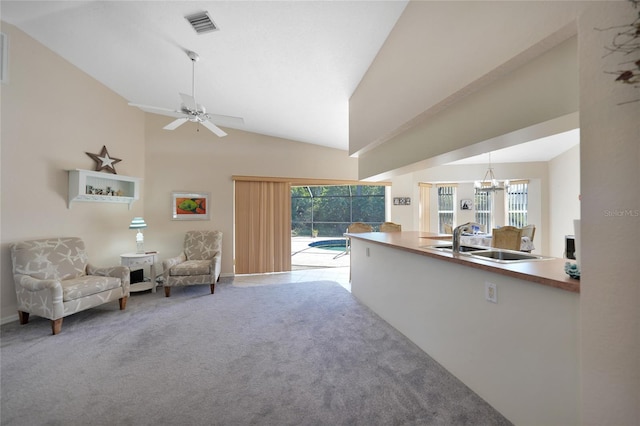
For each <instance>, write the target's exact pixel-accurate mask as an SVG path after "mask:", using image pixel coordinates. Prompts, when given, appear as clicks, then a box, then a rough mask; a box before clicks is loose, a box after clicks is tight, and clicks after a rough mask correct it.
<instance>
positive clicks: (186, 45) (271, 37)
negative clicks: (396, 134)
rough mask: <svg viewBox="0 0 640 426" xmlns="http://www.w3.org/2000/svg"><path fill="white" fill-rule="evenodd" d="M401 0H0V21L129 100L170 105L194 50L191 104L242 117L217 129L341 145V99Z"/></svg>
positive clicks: (344, 139)
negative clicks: (204, 24)
mask: <svg viewBox="0 0 640 426" xmlns="http://www.w3.org/2000/svg"><path fill="white" fill-rule="evenodd" d="M406 3H407V2H406V1H405V0H401V1H395V0H394V1H4V0H3V1H2V3H1V8H0V17H1V18H2V20H3V21H5V22H8V23H10V24H12V25H15V26H16V27H18V28H19V29H21V30H22V31H24V32H25V33H27V34H28V35H30V36H31V37H33V38H35V39H36V40H38V41H39V42H40V43H42V44H44V45H45V46H47V47H48V48H49V49H51V50H52V51H54V52H55V53H57V54H58V55H60V56H61V57H63V58H64V59H66V60H67V61H69V62H70V63H72V64H73V65H75V66H76V67H78V68H79V69H81V70H83V71H84V72H86V73H87V74H89V75H90V76H92V77H93V78H95V79H96V80H98V81H99V82H101V83H102V84H104V85H105V86H107V87H108V88H110V89H111V90H113V91H114V92H116V93H117V94H119V95H120V96H122V97H123V98H124V100H125V101H126V102H133V103H137V104H145V105H152V106H158V107H162V108H169V109H174V108H176V109H177V108H178V107H179V106H180V98H179V95H178V93H179V92H182V93H186V94H191V93H192V62H191V60H190V59H189V58H188V56H187V54H186V51H194V52H196V53H197V54H198V55H199V56H200V60H199V61H198V62H197V63H196V64H195V85H194V86H195V94H196V99H197V102H198V103H200V104H202V105H204V106H206V108H207V112H210V113H215V114H223V115H230V116H236V117H242V118H243V119H244V124H240V125H237V124H231V125H229V126H227V127H236V128H239V129H241V130H246V131H249V132H255V133H261V134H265V135H271V136H276V137H281V138H286V139H292V140H296V141H301V142H307V143H312V144H318V145H324V146H328V147H333V148H339V149H343V150H347V149H348V138H349V113H348V108H349V97H350V96H351V94H352V93H353V91H354V90H355V89H356V87H357V85H358V83H359V82H360V80H361V79H362V76H363V75H364V73H365V72H366V71H367V68H368V67H369V65H370V64H371V62H372V61H373V59H374V57H375V55H376V53H377V52H378V50H379V49H380V47H381V46H382V44H383V43H384V41H385V39H386V38H387V36H388V34H389V32H390V31H391V29H392V28H393V26H394V25H395V23H396V21H397V19H398V17H399V16H400V15H401V13H402V11H403V10H404V8H405V6H406ZM197 12H208V14H209V16H210V17H211V19H212V20H213V22H214V23H215V24H216V26H217V27H218V30H217V31H213V32H207V33H203V34H197V33H196V31H195V30H194V28H193V27H192V26H191V24H190V23H189V22H188V21H187V20H186V19H185V17H186V16H189V15H192V14H194V13H197ZM123 102H124V101H123ZM172 120H173V119H172V118H170V117H167V120H166V121H167V123H169V122H171V121H172ZM221 124H222V123H221ZM212 137H215V136H212Z"/></svg>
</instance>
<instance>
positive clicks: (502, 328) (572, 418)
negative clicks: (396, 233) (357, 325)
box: [351, 239, 579, 426]
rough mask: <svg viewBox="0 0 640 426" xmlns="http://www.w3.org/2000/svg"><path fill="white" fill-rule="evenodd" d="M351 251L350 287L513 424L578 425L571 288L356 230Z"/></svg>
mask: <svg viewBox="0 0 640 426" xmlns="http://www.w3.org/2000/svg"><path fill="white" fill-rule="evenodd" d="M351 258H352V272H351V276H352V279H351V288H352V292H353V294H354V295H355V296H356V297H357V298H358V299H359V300H361V301H362V302H364V303H365V304H366V305H367V306H369V307H370V308H372V309H373V310H374V312H376V314H378V315H380V316H381V317H382V318H383V319H384V320H385V321H387V322H389V323H390V324H391V325H392V326H394V327H395V328H397V329H398V330H400V332H402V333H403V334H404V335H405V336H407V337H408V338H410V339H411V340H412V341H413V342H414V343H416V344H417V345H418V346H419V347H420V348H422V349H423V350H424V351H425V352H427V353H428V354H429V355H431V356H432V357H433V358H434V359H435V360H436V361H437V362H439V363H440V364H442V365H443V366H444V367H445V368H446V369H447V370H449V371H450V372H451V373H453V374H454V375H455V376H456V377H458V378H459V379H460V380H462V381H463V382H464V383H465V384H466V385H467V386H469V387H470V388H471V389H472V390H473V391H475V392H476V393H478V394H479V395H480V397H482V398H483V399H485V400H486V401H487V402H488V403H489V404H491V405H492V406H493V407H494V408H496V409H497V410H498V411H500V412H501V413H502V414H503V415H504V416H505V417H507V418H508V419H509V420H511V421H512V422H513V423H514V424H516V425H531V426H539V425H545V426H553V425H556V426H566V425H575V424H578V421H579V420H578V419H579V414H578V413H579V403H578V393H577V392H576V389H577V388H578V363H577V362H576V358H577V354H578V307H579V295H578V294H577V293H572V292H568V291H564V290H559V289H556V288H552V287H548V286H544V285H540V284H537V283H533V282H528V281H522V280H518V279H514V278H510V277H507V276H505V275H500V274H496V273H493V272H488V271H485V270H480V269H475V268H470V267H466V266H462V265H458V264H454V263H450V262H446V261H443V260H437V259H432V258H429V257H426V256H421V255H419V254H415V253H408V252H405V251H401V250H398V249H394V248H389V247H385V246H382V245H379V244H372V243H369V242H367V241H363V240H359V239H354V240H353V241H352V248H351ZM388 265H393V268H389V267H388ZM485 282H490V283H493V284H496V286H497V295H498V303H497V304H494V303H489V302H487V301H486V300H485V296H484V292H485Z"/></svg>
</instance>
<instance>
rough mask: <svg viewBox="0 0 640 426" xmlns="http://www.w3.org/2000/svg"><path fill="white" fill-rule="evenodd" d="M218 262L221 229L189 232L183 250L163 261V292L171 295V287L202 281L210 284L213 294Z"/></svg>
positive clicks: (217, 273)
mask: <svg viewBox="0 0 640 426" xmlns="http://www.w3.org/2000/svg"><path fill="white" fill-rule="evenodd" d="M221 264H222V232H221V231H188V232H187V233H186V235H185V237H184V251H183V252H182V253H181V254H180V255H179V256H176V257H172V258H170V259H166V260H164V261H163V262H162V268H163V273H162V274H163V276H164V295H165V296H166V297H169V296H171V287H177V286H186V285H202V284H209V285H210V286H211V294H213V292H214V289H215V284H216V282H217V281H218V280H219V279H220V268H221Z"/></svg>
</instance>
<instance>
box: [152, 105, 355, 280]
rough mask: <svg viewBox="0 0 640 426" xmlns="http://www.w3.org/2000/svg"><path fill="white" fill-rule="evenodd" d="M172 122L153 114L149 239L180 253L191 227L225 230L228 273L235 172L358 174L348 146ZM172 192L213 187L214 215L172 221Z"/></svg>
mask: <svg viewBox="0 0 640 426" xmlns="http://www.w3.org/2000/svg"><path fill="white" fill-rule="evenodd" d="M170 121H171V118H169V117H162V116H158V115H153V114H149V115H148V116H147V154H146V164H147V174H146V176H145V193H146V194H147V196H146V197H145V200H144V208H145V220H146V221H147V224H148V225H149V228H148V229H147V231H146V233H145V235H146V239H145V241H146V242H147V244H148V246H149V247H151V248H153V249H154V250H158V251H160V253H161V256H160V257H161V258H166V257H170V256H175V255H177V254H179V249H180V247H181V246H182V240H183V238H184V232H185V231H187V230H190V229H218V230H220V231H222V232H223V233H224V240H223V253H222V274H223V275H229V274H232V273H233V253H234V249H233V202H234V194H233V181H232V179H231V177H232V176H233V175H248V176H280V177H308V178H319V179H320V178H325V179H328V178H333V179H351V180H355V179H356V175H357V164H356V160H355V159H353V158H350V157H349V156H348V155H347V153H346V151H341V150H337V149H331V148H324V147H320V146H316V145H310V144H305V143H300V142H293V141H289V140H284V139H278V138H273V137H270V136H264V135H258V134H255V133H247V132H242V131H238V130H234V129H226V130H227V132H228V135H227V136H225V137H224V138H218V137H217V136H215V135H214V134H212V133H211V132H209V131H208V130H206V129H205V128H203V127H200V131H199V132H198V131H197V128H198V127H197V125H195V124H192V123H188V124H185V125H183V126H181V127H179V128H178V129H176V130H174V131H166V130H162V127H163V126H164V125H165V124H166V123H168V122H170ZM172 191H198V192H199V191H203V192H209V193H210V194H211V220H209V221H172V220H171V202H170V197H171V192H172Z"/></svg>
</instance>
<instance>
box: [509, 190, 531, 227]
mask: <svg viewBox="0 0 640 426" xmlns="http://www.w3.org/2000/svg"><path fill="white" fill-rule="evenodd" d="M528 210H529V181H528V180H517V181H515V180H514V181H511V182H509V185H508V186H507V225H509V226H515V227H517V228H522V227H523V226H526V225H527V224H528V218H527V216H528Z"/></svg>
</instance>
